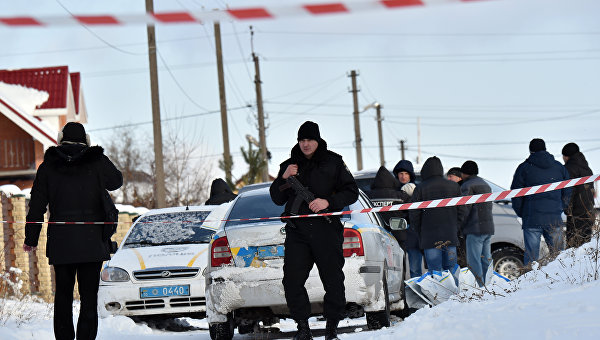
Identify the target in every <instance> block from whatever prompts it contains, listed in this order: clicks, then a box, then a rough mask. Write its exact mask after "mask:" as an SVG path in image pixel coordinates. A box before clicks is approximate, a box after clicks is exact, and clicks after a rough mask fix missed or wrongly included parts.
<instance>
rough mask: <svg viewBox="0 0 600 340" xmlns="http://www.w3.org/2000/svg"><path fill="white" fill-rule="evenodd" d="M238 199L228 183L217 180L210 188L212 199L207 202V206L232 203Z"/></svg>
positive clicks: (220, 179)
mask: <svg viewBox="0 0 600 340" xmlns="http://www.w3.org/2000/svg"><path fill="white" fill-rule="evenodd" d="M236 197H237V195H236V194H234V193H233V191H231V189H230V188H229V185H227V182H225V181H224V180H223V179H222V178H217V179H215V180H214V181H213V182H212V184H211V186H210V197H209V198H208V200H206V203H204V204H206V205H219V204H222V203H226V202H231V201H233V200H234V199H235V198H236Z"/></svg>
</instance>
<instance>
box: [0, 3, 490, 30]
mask: <svg viewBox="0 0 600 340" xmlns="http://www.w3.org/2000/svg"><path fill="white" fill-rule="evenodd" d="M471 1H483V0H366V1H340V2H324V3H312V4H292V3H288V2H287V1H284V2H279V3H280V4H281V3H284V4H283V5H279V6H264V7H241V8H229V9H223V10H214V11H185V12H154V13H144V14H112V15H111V14H104V15H69V16H39V17H36V16H12V17H0V27H1V26H10V27H36V26H37V27H40V26H65V25H78V24H81V25H87V26H118V25H127V24H144V25H156V24H177V23H179V24H186V23H187V24H189V23H196V24H202V23H206V22H213V21H225V22H226V21H243V20H257V19H258V20H260V19H278V18H284V17H303V16H304V17H311V16H312V17H315V16H321V15H329V14H349V13H358V12H368V11H377V10H389V9H398V8H407V7H413V6H430V5H438V4H445V3H456V2H471Z"/></svg>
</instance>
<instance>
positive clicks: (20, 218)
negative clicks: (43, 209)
mask: <svg viewBox="0 0 600 340" xmlns="http://www.w3.org/2000/svg"><path fill="white" fill-rule="evenodd" d="M10 201H11V204H12V214H11V215H12V221H15V223H14V224H13V225H12V227H13V232H14V236H13V240H14V242H13V244H12V246H13V249H12V251H13V253H14V266H15V267H16V268H19V269H21V270H22V271H23V274H22V275H21V279H22V280H23V287H22V288H21V292H22V293H23V294H29V293H30V292H31V288H30V282H31V280H30V279H29V274H30V272H31V271H30V269H29V254H28V253H26V252H24V251H23V249H22V247H23V242H24V241H25V218H26V209H25V195H13V196H11V198H10Z"/></svg>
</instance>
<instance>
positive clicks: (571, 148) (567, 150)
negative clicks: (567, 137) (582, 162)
mask: <svg viewBox="0 0 600 340" xmlns="http://www.w3.org/2000/svg"><path fill="white" fill-rule="evenodd" d="M578 152H579V146H578V145H577V144H575V143H568V144H566V145H565V146H563V148H562V154H563V155H565V156H567V157H571V156H573V155H574V154H576V153H578Z"/></svg>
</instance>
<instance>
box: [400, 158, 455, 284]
mask: <svg viewBox="0 0 600 340" xmlns="http://www.w3.org/2000/svg"><path fill="white" fill-rule="evenodd" d="M421 178H422V179H423V181H422V182H421V183H419V184H418V185H417V187H416V188H415V190H414V192H413V196H412V200H413V202H419V201H428V200H436V199H440V198H449V197H457V196H460V195H461V194H460V186H459V185H458V184H457V183H455V182H452V181H449V180H447V179H446V178H444V168H443V167H442V162H441V161H440V159H439V158H437V157H435V156H433V157H430V158H428V159H427V160H426V161H425V163H424V164H423V168H422V169H421ZM463 214H464V207H462V206H450V207H443V208H432V209H414V210H411V211H410V213H409V215H410V223H411V228H415V230H416V231H417V233H418V235H419V241H420V243H421V249H423V252H424V254H425V262H426V263H427V268H428V269H429V272H430V273H431V272H432V271H434V270H435V271H442V270H447V269H452V268H453V267H454V266H455V265H456V261H457V257H456V246H457V245H458V226H459V222H460V221H461V220H462V215H463Z"/></svg>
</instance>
